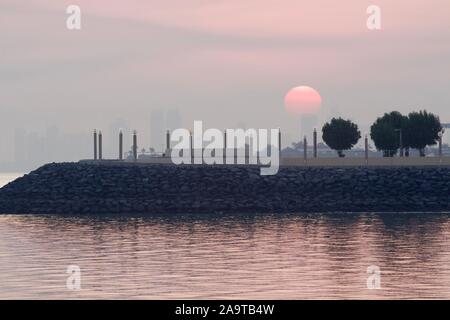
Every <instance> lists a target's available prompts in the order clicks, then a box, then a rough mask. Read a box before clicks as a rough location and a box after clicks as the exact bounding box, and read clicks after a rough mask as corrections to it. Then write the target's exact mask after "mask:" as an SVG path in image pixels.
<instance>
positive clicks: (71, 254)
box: [0, 175, 450, 299]
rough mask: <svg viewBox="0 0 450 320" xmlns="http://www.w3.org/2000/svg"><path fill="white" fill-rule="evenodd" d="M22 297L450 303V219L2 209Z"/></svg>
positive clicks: (7, 251)
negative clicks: (48, 212) (442, 300)
mask: <svg viewBox="0 0 450 320" xmlns="http://www.w3.org/2000/svg"><path fill="white" fill-rule="evenodd" d="M0 177H2V176H1V175H0ZM1 179H3V180H0V181H5V180H7V178H6V177H5V176H3V177H2V178H1ZM2 183H4V182H2ZM74 266H75V269H74ZM68 268H69V273H68ZM77 268H79V271H80V273H79V274H78V273H76V274H75V276H76V279H78V280H79V282H77V281H78V280H74V275H73V274H71V273H70V271H73V270H77ZM368 268H369V273H368ZM374 270H379V271H380V272H379V273H378V272H376V271H374ZM78 275H79V277H78ZM378 275H379V277H378ZM374 277H376V278H374ZM368 279H369V280H370V281H369V284H368ZM374 279H379V288H378V289H376V287H377V285H375V286H374V285H373V284H374V283H375V284H376V283H377V281H374ZM68 280H69V281H68ZM77 284H79V285H80V286H79V289H78V285H77ZM12 298H25V299H56V298H61V299H80V298H96V299H98V298H100V299H102V298H108V299H122V298H123V299H130V298H136V299H162V298H164V299H212V298H218V299H222V298H224V299H241V298H242V299H319V298H330V299H364V298H368V299H391V298H401V299H403V298H405V299H409V298H420V299H434V298H446V299H450V214H431V213H421V214H404V213H392V214H375V213H364V214H350V213H349V214H301V213H298V214H282V213H277V214H275V213H274V214H261V215H247V214H238V213H236V214H232V215H231V214H227V215H220V214H210V215H204V214H202V215H200V214H199V215H192V214H190V215H187V214H186V215H179V214H178V215H169V214H166V215H136V216H130V215H127V216H121V215H101V216H99V215H1V214H0V299H12Z"/></svg>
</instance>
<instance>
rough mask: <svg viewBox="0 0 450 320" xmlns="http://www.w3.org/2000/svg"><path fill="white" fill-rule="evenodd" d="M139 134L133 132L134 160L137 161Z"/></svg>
mask: <svg viewBox="0 0 450 320" xmlns="http://www.w3.org/2000/svg"><path fill="white" fill-rule="evenodd" d="M137 148H138V147H137V132H136V130H134V131H133V160H134V161H137Z"/></svg>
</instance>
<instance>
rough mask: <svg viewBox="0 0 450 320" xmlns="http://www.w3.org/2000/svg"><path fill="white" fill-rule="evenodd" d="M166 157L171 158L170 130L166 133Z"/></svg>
mask: <svg viewBox="0 0 450 320" xmlns="http://www.w3.org/2000/svg"><path fill="white" fill-rule="evenodd" d="M165 155H166V157H169V156H170V130H169V129H167V131H166V154H165Z"/></svg>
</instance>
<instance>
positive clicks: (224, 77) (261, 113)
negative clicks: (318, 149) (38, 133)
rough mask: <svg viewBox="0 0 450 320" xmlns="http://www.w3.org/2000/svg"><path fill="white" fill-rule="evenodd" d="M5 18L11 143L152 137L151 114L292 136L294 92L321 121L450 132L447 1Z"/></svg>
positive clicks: (120, 8) (142, 8)
mask: <svg viewBox="0 0 450 320" xmlns="http://www.w3.org/2000/svg"><path fill="white" fill-rule="evenodd" d="M69 4H77V5H79V6H80V7H81V9H82V30H81V31H79V32H71V31H68V30H67V29H66V28H65V19H66V17H67V15H66V13H65V9H66V7H67V6H68V5H69ZM371 4H376V5H379V6H380V7H381V9H382V27H383V30H381V31H372V32H371V31H369V30H367V28H366V19H367V14H366V8H367V7H368V6H369V5H371ZM0 8H1V10H0V30H2V31H0V43H1V62H0V67H1V69H0V71H1V72H0V87H1V88H2V89H3V90H2V91H0V110H5V109H8V110H9V111H8V115H9V116H10V117H12V118H13V120H12V121H7V122H6V121H5V123H3V124H2V125H3V127H4V128H6V129H5V130H9V131H8V132H10V131H11V130H13V129H14V127H17V126H19V125H21V126H37V125H39V126H40V127H43V126H45V125H47V124H48V123H49V121H55V122H58V123H60V124H61V125H64V126H65V127H66V128H68V129H69V130H74V131H76V130H78V131H83V130H87V129H89V130H90V128H91V127H93V126H97V125H98V124H99V123H100V122H102V121H103V125H104V126H107V125H108V123H110V122H111V121H113V120H114V119H115V118H119V117H121V118H124V119H126V120H127V121H128V122H129V123H130V125H131V124H132V126H133V127H137V128H139V127H141V128H144V127H146V126H148V118H149V115H148V113H149V110H151V109H154V108H168V107H177V108H179V109H180V110H181V112H182V114H183V121H184V122H185V123H186V126H187V125H189V124H190V123H192V121H193V120H194V119H203V120H205V121H206V122H207V123H208V124H210V125H211V126H217V127H219V128H221V127H224V126H232V125H236V122H237V120H236V119H237V118H238V119H239V121H242V122H244V123H246V124H247V125H248V126H253V127H278V126H281V127H283V128H286V129H285V130H284V132H288V133H290V134H291V135H292V136H293V137H295V136H296V135H297V134H298V133H297V129H298V119H296V118H293V117H292V116H290V115H288V114H287V113H286V112H285V111H284V106H283V104H284V103H283V99H284V96H285V94H286V93H287V92H288V90H289V89H291V88H292V87H296V86H299V85H309V86H312V87H314V88H315V89H317V90H318V91H319V92H320V93H321V95H322V98H323V107H322V112H323V113H322V115H321V120H327V118H329V116H330V115H332V114H336V113H339V114H340V115H342V116H344V117H345V116H348V117H352V118H353V119H354V120H355V121H357V122H359V123H361V124H362V125H364V124H369V123H370V122H371V121H372V120H373V119H374V118H375V117H376V116H378V115H379V114H380V113H382V112H385V111H388V110H391V109H392V108H396V109H398V110H399V111H402V112H409V111H411V110H412V109H417V108H427V109H429V110H430V111H432V112H436V113H439V114H440V115H441V116H442V118H443V119H444V120H448V121H449V122H450V108H449V106H450V93H449V90H448V88H449V87H450V59H449V58H448V57H449V56H450V1H448V0H395V1H393V0H376V1H365V0H345V1H336V0H316V1H301V0H281V1H280V0H278V1H276V0H171V1H168V0H153V1H148V0H142V1H138V0H128V1H125V0H121V1H117V0H95V1H94V0H77V1H72V0H67V1H60V0H53V1H50V0H2V3H1V4H0ZM123 106H127V107H126V108H124V107H123ZM105 108H108V113H107V115H108V116H107V117H105V116H104V115H105V113H104V111H103V110H104V109H105ZM80 110H82V111H80ZM83 110H89V112H90V113H91V114H94V115H95V116H94V117H93V118H92V119H93V120H92V121H91V122H89V120H86V119H85V117H83V114H84V111H83ZM35 111H39V112H35ZM255 113H256V114H257V117H255ZM68 114H69V115H70V116H68ZM77 114H79V119H77ZM3 119H4V117H3ZM14 119H15V120H14ZM49 119H51V120H49ZM52 119H54V120H52ZM0 121H1V120H0ZM94 121H95V123H94ZM0 136H1V132H0ZM4 137H6V138H4V139H5V143H6V144H8V141H9V138H8V137H7V135H4ZM6 140H8V141H6ZM5 152H8V151H5ZM0 160H1V154H0Z"/></svg>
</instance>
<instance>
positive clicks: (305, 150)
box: [303, 136, 308, 162]
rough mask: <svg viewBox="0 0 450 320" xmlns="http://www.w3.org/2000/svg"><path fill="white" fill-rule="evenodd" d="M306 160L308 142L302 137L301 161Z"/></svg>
mask: <svg viewBox="0 0 450 320" xmlns="http://www.w3.org/2000/svg"><path fill="white" fill-rule="evenodd" d="M307 159H308V140H306V136H304V137H303V160H304V161H305V162H306V160H307Z"/></svg>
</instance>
